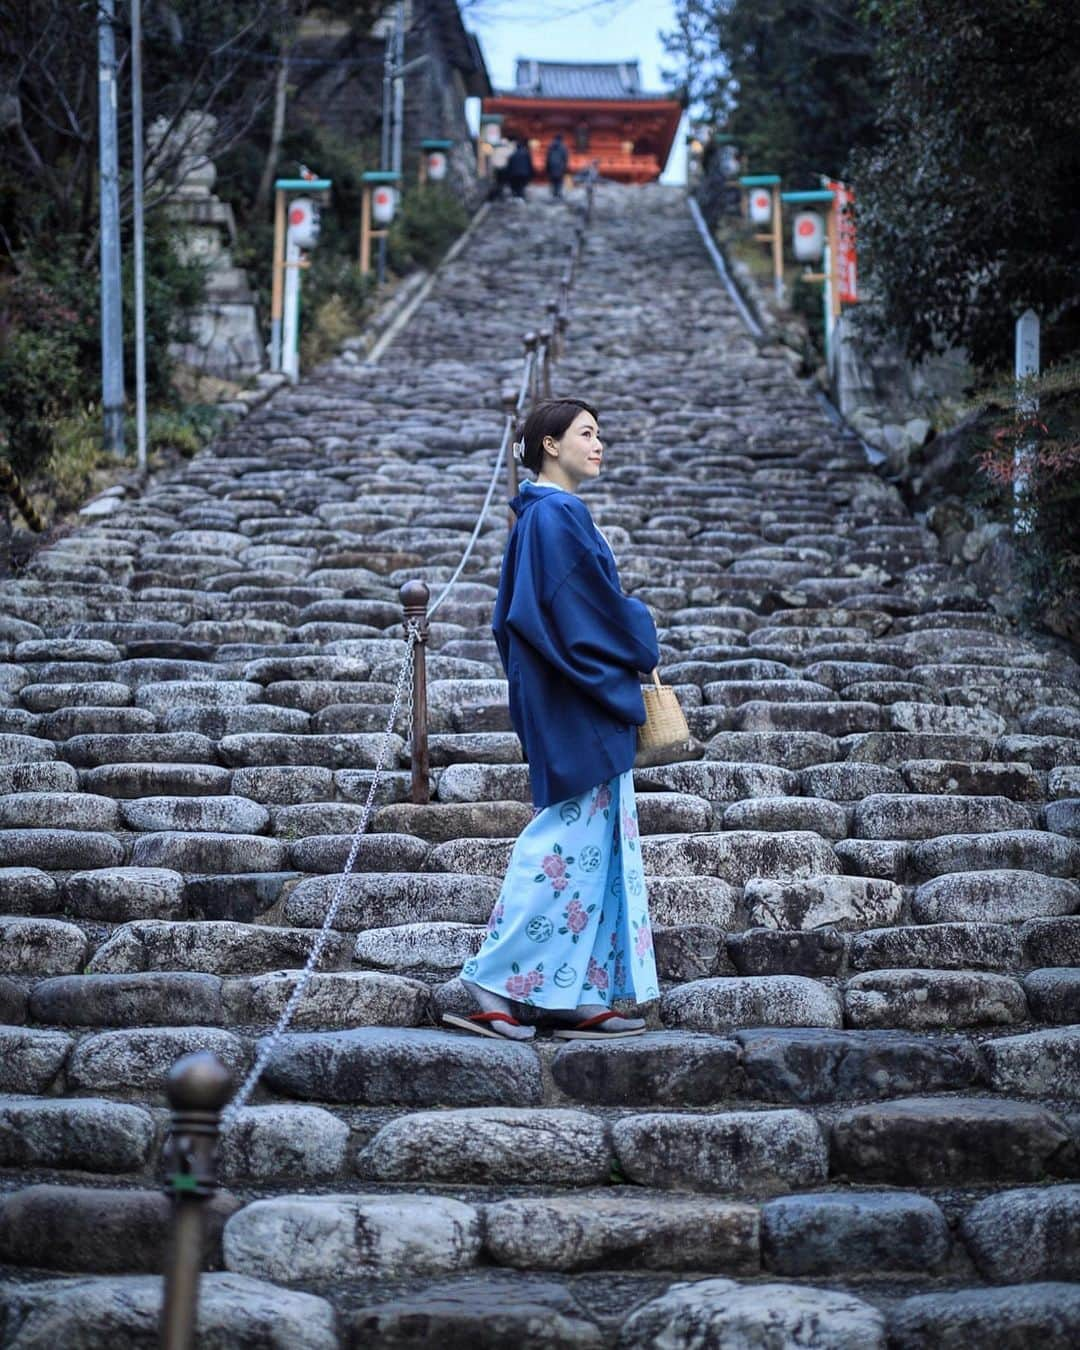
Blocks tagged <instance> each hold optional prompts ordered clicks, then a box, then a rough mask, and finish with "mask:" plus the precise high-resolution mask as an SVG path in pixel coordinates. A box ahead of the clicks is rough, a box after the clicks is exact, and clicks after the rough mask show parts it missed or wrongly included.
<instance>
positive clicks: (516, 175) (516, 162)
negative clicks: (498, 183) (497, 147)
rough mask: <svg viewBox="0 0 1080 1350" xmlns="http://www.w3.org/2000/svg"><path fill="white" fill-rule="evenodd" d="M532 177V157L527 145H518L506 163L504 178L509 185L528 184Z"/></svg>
mask: <svg viewBox="0 0 1080 1350" xmlns="http://www.w3.org/2000/svg"><path fill="white" fill-rule="evenodd" d="M532 176H533V165H532V155H531V154H530V153H529V147H528V146H527V145H519V146H518V147H517V149H516V150H515V151H514V153H513V154H512V155H511V156H510V158H509V159H508V160H507V162H506V177H507V180H508V181H509V182H511V183H528V182H529V181H530V180H531V179H532Z"/></svg>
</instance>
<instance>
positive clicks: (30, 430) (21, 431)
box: [0, 217, 203, 474]
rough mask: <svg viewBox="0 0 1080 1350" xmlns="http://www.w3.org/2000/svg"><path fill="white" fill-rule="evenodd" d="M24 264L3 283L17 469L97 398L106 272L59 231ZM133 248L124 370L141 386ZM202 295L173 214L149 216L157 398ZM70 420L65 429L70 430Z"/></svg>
mask: <svg viewBox="0 0 1080 1350" xmlns="http://www.w3.org/2000/svg"><path fill="white" fill-rule="evenodd" d="M18 263H19V269H20V270H19V272H18V274H17V275H16V276H15V277H13V278H11V279H10V280H9V281H7V283H6V284H5V285H4V286H3V288H2V289H0V436H2V437H3V439H4V440H5V441H6V442H7V446H8V450H7V454H8V457H9V458H10V459H11V461H12V463H13V464H14V465H15V468H16V469H17V470H18V471H19V472H21V473H24V474H25V473H30V472H32V471H33V470H35V469H37V468H40V467H42V466H43V465H44V464H45V462H46V461H47V460H48V459H49V456H50V454H51V452H52V450H53V448H54V443H55V441H56V438H57V435H58V434H59V432H60V430H61V427H60V424H61V422H63V421H64V420H65V419H72V418H75V419H76V420H78V419H79V417H80V411H81V410H86V409H89V408H91V407H93V406H95V405H96V404H97V402H98V401H99V400H100V398H101V346H100V342H101V339H100V304H101V296H100V281H99V273H98V271H97V268H96V258H95V266H93V267H85V266H83V262H82V258H81V257H80V254H79V246H78V243H77V241H75V240H74V239H64V238H58V239H56V240H54V242H53V247H52V249H51V250H50V251H49V252H48V253H43V252H41V251H40V250H39V251H38V252H35V253H33V254H30V253H23V254H21V255H20V256H19V259H18ZM131 273H132V262H131V258H130V250H128V253H127V256H126V257H125V268H124V276H123V287H124V291H123V311H124V313H123V323H124V366H125V372H124V378H125V386H126V389H127V391H128V393H129V394H130V393H132V392H133V391H134V386H135V369H134V368H135V316H134V300H133V284H132V275H131ZM202 294H203V272H202V268H201V267H200V266H198V265H196V264H192V263H184V262H181V261H180V259H179V258H178V256H177V254H176V251H175V249H174V248H173V243H172V234H171V227H170V225H169V223H168V221H166V220H164V219H163V218H161V217H159V218H158V219H157V220H155V221H153V223H152V225H151V227H150V228H149V229H148V231H147V238H146V330H147V334H148V339H147V344H146V375H147V395H148V398H149V400H150V401H151V402H152V403H153V402H163V401H170V400H171V398H172V391H171V387H170V375H171V373H172V362H171V360H170V358H169V352H168V345H169V342H170V340H172V339H174V338H179V337H181V336H183V334H184V331H185V327H186V322H187V319H186V316H187V314H188V313H189V311H190V310H191V309H192V307H193V306H194V305H196V304H197V303H198V301H199V300H200V298H201V297H202ZM69 431H70V427H65V428H64V434H68V432H69Z"/></svg>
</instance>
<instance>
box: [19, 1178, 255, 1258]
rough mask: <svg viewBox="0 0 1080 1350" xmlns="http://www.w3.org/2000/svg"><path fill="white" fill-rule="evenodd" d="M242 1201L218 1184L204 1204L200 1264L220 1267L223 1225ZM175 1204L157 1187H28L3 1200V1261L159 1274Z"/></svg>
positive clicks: (168, 1238)
mask: <svg viewBox="0 0 1080 1350" xmlns="http://www.w3.org/2000/svg"><path fill="white" fill-rule="evenodd" d="M239 1207H240V1201H239V1200H237V1199H235V1197H233V1196H231V1195H229V1194H228V1193H227V1192H223V1191H219V1192H218V1193H217V1194H216V1195H214V1196H212V1197H211V1198H210V1200H209V1201H208V1202H207V1203H206V1204H205V1205H204V1206H203V1207H202V1212H203V1214H204V1216H205V1221H204V1225H203V1242H202V1261H203V1269H204V1270H216V1269H219V1268H220V1266H221V1230H222V1229H223V1228H224V1226H225V1220H226V1219H227V1218H228V1217H229V1215H230V1214H233V1213H234V1212H235V1211H236V1210H237V1209H239ZM172 1208H173V1207H172V1203H171V1202H170V1200H169V1197H168V1196H166V1195H163V1194H162V1193H161V1192H160V1191H138V1190H110V1189H108V1188H105V1187H98V1186H27V1187H26V1188H25V1189H23V1190H21V1191H15V1192H14V1193H13V1194H11V1195H8V1196H6V1197H5V1198H4V1199H3V1200H0V1260H3V1261H5V1262H7V1263H10V1264H11V1265H17V1266H36V1267H39V1268H40V1269H43V1270H73V1271H80V1272H90V1271H93V1272H95V1273H97V1274H105V1275H111V1274H119V1273H120V1272H122V1271H132V1272H134V1271H146V1272H153V1273H154V1274H158V1273H160V1271H161V1270H162V1269H164V1264H165V1257H166V1255H167V1251H168V1246H169V1240H170V1238H171V1234H172V1226H173V1213H172Z"/></svg>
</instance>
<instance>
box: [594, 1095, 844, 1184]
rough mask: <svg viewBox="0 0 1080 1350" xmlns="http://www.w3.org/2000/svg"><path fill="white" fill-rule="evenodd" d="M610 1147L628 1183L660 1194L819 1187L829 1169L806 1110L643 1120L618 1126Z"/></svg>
mask: <svg viewBox="0 0 1080 1350" xmlns="http://www.w3.org/2000/svg"><path fill="white" fill-rule="evenodd" d="M612 1140H613V1142H614V1145H615V1153H616V1156H617V1157H618V1160H619V1165H620V1166H621V1167H622V1170H623V1172H624V1173H625V1175H626V1176H628V1177H629V1178H630V1180H631V1181H635V1182H637V1183H638V1184H639V1185H643V1186H659V1187H660V1188H661V1189H664V1190H705V1191H732V1192H741V1191H762V1192H770V1191H777V1190H781V1191H782V1190H787V1189H789V1188H790V1187H792V1186H812V1185H814V1184H815V1183H817V1182H820V1181H823V1180H824V1179H825V1176H826V1172H827V1169H828V1155H827V1150H826V1147H825V1141H824V1140H823V1138H822V1136H821V1131H820V1130H819V1128H818V1125H817V1122H816V1121H815V1120H814V1118H813V1116H811V1115H809V1114H807V1113H806V1112H805V1111H764V1112H757V1111H726V1112H722V1113H719V1114H717V1115H709V1116H692V1115H682V1114H680V1113H678V1112H672V1113H670V1114H667V1115H658V1114H650V1113H642V1114H640V1115H633V1116H624V1117H623V1118H622V1119H621V1120H617V1121H616V1122H615V1124H614V1126H613V1127H612Z"/></svg>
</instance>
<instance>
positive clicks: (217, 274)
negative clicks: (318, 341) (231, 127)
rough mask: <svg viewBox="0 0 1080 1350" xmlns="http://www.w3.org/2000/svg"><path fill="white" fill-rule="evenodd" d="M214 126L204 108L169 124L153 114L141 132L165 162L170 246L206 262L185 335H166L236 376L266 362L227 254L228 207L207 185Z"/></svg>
mask: <svg viewBox="0 0 1080 1350" xmlns="http://www.w3.org/2000/svg"><path fill="white" fill-rule="evenodd" d="M216 126H217V122H216V119H215V118H213V117H211V116H210V114H209V113H187V114H185V116H183V117H182V118H181V119H180V120H179V122H178V123H177V124H176V126H175V127H173V129H172V130H171V131H170V130H169V123H168V121H167V119H165V118H158V120H157V121H156V122H154V123H153V124H152V125H151V126H150V128H149V129H148V131H147V137H146V138H147V142H148V146H149V148H150V149H151V150H152V151H153V152H154V153H155V154H157V155H159V156H161V157H162V158H163V160H164V162H165V163H166V165H167V178H168V181H169V183H170V186H169V188H168V195H169V203H168V205H167V207H166V208H165V209H166V210H167V211H168V213H169V216H170V218H171V219H172V220H173V221H174V222H175V223H176V227H177V241H176V243H177V251H178V253H179V254H180V256H181V258H183V259H184V261H185V262H199V263H202V264H203V265H204V266H205V268H206V293H205V296H204V299H203V303H202V304H201V305H200V306H199V307H198V309H196V310H195V311H194V312H193V313H192V314H191V315H190V319H189V327H190V336H189V337H188V338H187V340H186V341H183V342H174V343H172V344H171V345H170V349H169V350H170V353H171V355H172V356H173V358H174V359H175V360H177V361H179V362H181V363H182V364H184V365H186V366H191V367H193V368H194V369H195V370H198V371H200V372H202V373H204V374H207V375H218V376H221V377H222V378H223V379H231V380H237V379H245V378H246V377H248V376H249V375H255V374H257V373H258V372H259V371H261V370H263V369H265V367H266V351H265V349H264V346H263V340H262V336H261V334H260V332H259V325H258V318H257V314H256V309H255V296H254V293H253V292H252V289H251V286H250V284H249V282H248V279H247V274H246V273H245V272H244V270H243V269H242V268H239V267H237V266H235V264H234V263H233V259H232V247H233V245H234V244H235V243H236V221H235V219H234V217H233V210H232V207H231V206H229V205H228V203H226V202H223V201H221V200H220V198H218V197H215V196H214V193H213V187H214V181H215V179H216V177H217V170H216V169H215V168H214V164H213V161H212V160H211V159H210V158H209V157H208V155H207V150H208V148H209V146H210V143H211V141H212V139H213V135H214V131H215V129H216ZM266 265H267V267H269V266H270V259H269V258H267V260H266Z"/></svg>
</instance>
